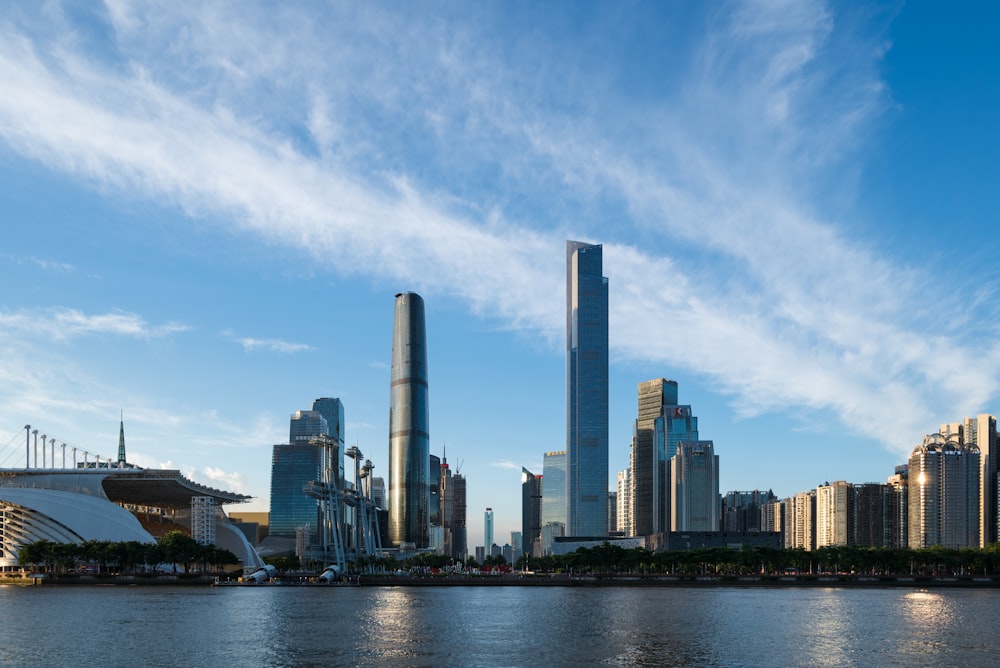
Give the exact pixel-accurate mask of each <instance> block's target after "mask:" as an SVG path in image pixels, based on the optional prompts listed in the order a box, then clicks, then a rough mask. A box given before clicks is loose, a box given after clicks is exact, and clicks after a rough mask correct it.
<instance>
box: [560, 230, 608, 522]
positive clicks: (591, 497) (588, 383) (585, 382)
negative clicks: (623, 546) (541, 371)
mask: <svg viewBox="0 0 1000 668" xmlns="http://www.w3.org/2000/svg"><path fill="white" fill-rule="evenodd" d="M602 252H603V251H602V247H601V246H599V245H594V244H587V243H582V242H579V241H567V242H566V456H567V459H568V466H567V472H568V475H567V480H566V498H567V510H566V529H567V532H568V533H569V534H570V535H573V536H596V535H606V534H607V527H608V509H607V503H608V279H607V278H606V277H604V276H602V275H601V274H602V273H603V268H602Z"/></svg>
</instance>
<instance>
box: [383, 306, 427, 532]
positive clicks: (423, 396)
mask: <svg viewBox="0 0 1000 668" xmlns="http://www.w3.org/2000/svg"><path fill="white" fill-rule="evenodd" d="M429 425H430V410H429V404H428V385H427V330H426V326H425V323H424V300H423V299H422V298H421V297H420V295H418V294H416V293H413V292H401V293H399V294H397V295H396V309H395V315H394V318H393V325H392V369H391V373H390V385H389V539H390V541H391V542H392V544H393V545H401V544H403V543H412V544H413V545H415V546H416V547H418V548H422V547H427V544H428V536H427V527H428V525H429V518H430V498H429V494H430V478H429V471H428V468H429V466H430V426H429Z"/></svg>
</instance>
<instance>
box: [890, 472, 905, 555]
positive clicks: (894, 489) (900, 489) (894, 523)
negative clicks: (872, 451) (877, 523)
mask: <svg viewBox="0 0 1000 668" xmlns="http://www.w3.org/2000/svg"><path fill="white" fill-rule="evenodd" d="M909 478H910V465H909V464H902V465H900V466H897V467H896V472H895V473H894V474H893V475H891V476H889V479H888V480H887V481H886V485H887V486H888V487H889V510H888V517H887V522H888V525H889V543H888V545H889V547H909V545H910V530H909V527H910V491H909Z"/></svg>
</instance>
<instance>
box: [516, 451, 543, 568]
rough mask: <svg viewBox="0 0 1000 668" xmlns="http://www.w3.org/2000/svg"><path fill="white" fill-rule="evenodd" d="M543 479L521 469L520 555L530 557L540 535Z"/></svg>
mask: <svg viewBox="0 0 1000 668" xmlns="http://www.w3.org/2000/svg"><path fill="white" fill-rule="evenodd" d="M543 479H544V478H543V477H542V476H537V475H535V474H534V473H532V472H531V471H529V470H528V469H526V468H524V467H523V466H522V467H521V554H528V555H530V554H531V553H532V552H531V550H532V548H533V547H534V544H535V541H537V540H538V538H539V536H540V535H541V531H542V480H543ZM517 556H521V555H520V554H518V555H517Z"/></svg>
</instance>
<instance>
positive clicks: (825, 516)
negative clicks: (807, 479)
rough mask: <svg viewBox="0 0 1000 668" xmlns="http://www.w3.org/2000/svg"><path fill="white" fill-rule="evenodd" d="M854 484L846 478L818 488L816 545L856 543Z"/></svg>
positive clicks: (818, 546)
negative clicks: (854, 534)
mask: <svg viewBox="0 0 1000 668" xmlns="http://www.w3.org/2000/svg"><path fill="white" fill-rule="evenodd" d="M853 533H854V486H853V485H851V484H850V483H849V482H847V481H844V480H838V481H836V482H832V483H829V482H828V483H825V484H823V485H820V486H818V487H817V488H816V547H817V548H820V547H826V546H828V545H848V544H853V543H854V536H853Z"/></svg>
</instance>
